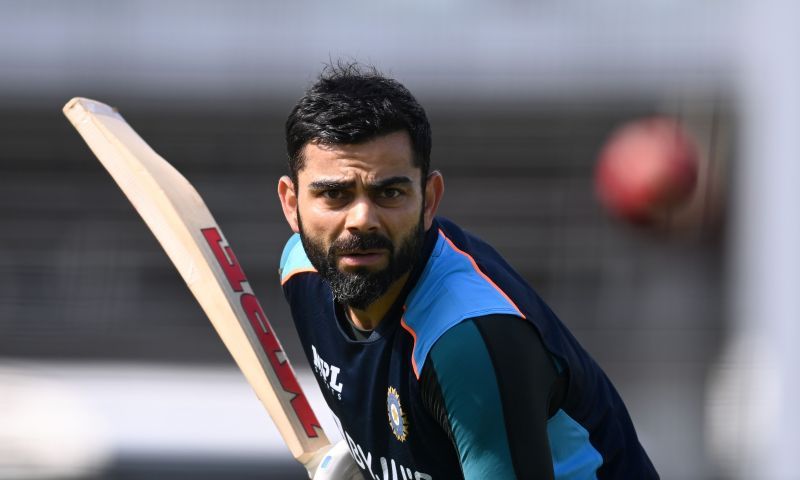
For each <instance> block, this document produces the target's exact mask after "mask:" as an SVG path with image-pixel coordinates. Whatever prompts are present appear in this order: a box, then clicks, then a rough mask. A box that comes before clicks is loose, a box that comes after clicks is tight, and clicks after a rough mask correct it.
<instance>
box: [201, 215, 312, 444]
mask: <svg viewBox="0 0 800 480" xmlns="http://www.w3.org/2000/svg"><path fill="white" fill-rule="evenodd" d="M201 231H202V232H203V236H204V237H205V239H206V241H207V242H208V245H209V246H210V247H211V251H213V252H214V256H215V257H216V258H217V262H219V266H220V267H221V268H222V271H223V272H225V277H226V278H227V279H228V283H229V284H230V286H231V288H232V289H233V290H234V291H235V292H241V291H243V287H242V283H244V282H246V281H247V278H246V277H245V275H244V271H243V270H242V267H241V266H240V265H239V262H238V261H237V260H236V256H235V255H234V254H233V250H231V247H230V246H229V245H223V244H222V235H221V234H220V232H219V230H218V229H217V228H214V227H212V228H204V229H202V230H201ZM240 301H241V304H242V308H243V309H244V312H245V314H246V315H247V318H248V319H249V320H250V325H252V327H253V330H254V331H255V332H256V336H258V340H259V343H260V344H261V347H262V348H263V349H264V353H265V354H266V355H267V359H268V360H269V363H270V365H272V370H273V371H274V372H275V375H276V376H277V377H278V381H279V382H280V384H281V387H283V390H284V391H286V392H289V393H292V394H294V397H293V398H292V400H291V401H290V403H291V405H292V409H293V410H294V412H295V414H296V415H297V418H298V419H299V420H300V423H301V424H302V425H303V429H304V430H305V432H306V435H308V436H309V437H317V436H318V434H317V430H316V428H322V427H321V426H320V424H319V420H317V417H316V416H315V415H314V411H313V410H311V405H309V403H308V399H306V396H305V395H304V394H303V391H302V390H301V389H300V384H299V383H298V381H297V378H295V376H294V372H292V368H291V367H290V366H289V362H287V361H286V357H285V355H284V353H283V349H282V348H281V346H280V343H279V342H278V338H277V337H276V336H275V334H274V333H273V331H272V326H271V325H270V324H269V321H268V320H267V316H266V315H265V314H264V310H263V309H262V308H261V305H260V304H259V303H258V299H256V297H255V296H254V295H252V294H249V293H243V294H242V295H241V296H240ZM279 355H280V357H279ZM315 427H316V428H315Z"/></svg>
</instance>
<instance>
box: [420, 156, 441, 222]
mask: <svg viewBox="0 0 800 480" xmlns="http://www.w3.org/2000/svg"><path fill="white" fill-rule="evenodd" d="M443 195H444V177H442V174H441V173H440V172H439V171H438V170H434V171H433V172H431V173H430V174H429V175H428V181H427V182H426V183H425V212H424V220H425V230H426V231H427V230H428V229H429V228H431V224H432V223H433V217H435V216H436V211H437V210H438V209H439V202H441V201H442V196H443Z"/></svg>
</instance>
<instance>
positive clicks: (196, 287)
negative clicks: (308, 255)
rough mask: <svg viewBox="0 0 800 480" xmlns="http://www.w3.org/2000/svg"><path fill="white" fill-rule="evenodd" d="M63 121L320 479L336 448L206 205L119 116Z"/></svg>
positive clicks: (94, 114)
mask: <svg viewBox="0 0 800 480" xmlns="http://www.w3.org/2000/svg"><path fill="white" fill-rule="evenodd" d="M64 114H65V115H66V116H67V118H68V119H69V120H70V122H72V124H73V125H74V126H75V128H76V129H77V130H78V132H79V133H80V134H81V136H82V137H83V139H84V140H85V141H86V143H87V144H88V145H89V148H91V150H92V152H94V154H95V155H96V156H97V158H98V159H99V160H100V163H102V164H103V166H104V167H105V168H106V170H108V172H109V173H110V174H111V176H112V177H113V178H114V180H115V181H116V182H117V185H119V187H120V188H121V189H122V191H123V193H125V195H126V196H127V197H128V200H130V201H131V203H132V204H133V206H134V207H135V208H136V211H138V212H139V214H140V215H141V216H142V219H144V221H145V223H147V226H148V227H150V230H151V231H152V232H153V235H155V236H156V238H157V239H158V241H159V243H161V246H162V247H163V248H164V250H165V251H166V252H167V255H169V258H170V259H171V260H172V263H173V264H175V267H176V268H177V269H178V271H179V272H180V274H181V276H182V277H183V279H184V280H185V281H186V284H187V285H188V286H189V289H190V290H191V291H192V293H193V294H194V296H195V298H196V299H197V301H198V302H199V303H200V305H201V306H202V308H203V310H204V311H205V313H206V315H207V316H208V319H209V320H210V321H211V323H212V324H213V325H214V328H215V329H216V331H217V333H218V334H219V336H220V338H222V341H223V342H224V343H225V346H226V347H227V348H228V351H230V353H231V355H232V356H233V359H234V360H235V361H236V364H237V365H238V366H239V369H240V370H241V371H242V373H244V376H245V377H246V379H247V381H248V382H249V383H250V385H251V386H252V387H253V390H255V392H256V395H257V396H258V398H259V399H260V400H261V403H263V404H264V407H266V409H267V411H268V412H269V414H270V416H271V417H272V420H273V422H275V426H276V427H277V428H278V431H279V432H280V434H281V436H282V437H283V440H284V441H285V442H286V445H287V446H288V447H289V450H290V451H291V453H292V455H293V456H294V458H296V459H297V461H299V462H300V463H302V464H303V465H304V466H305V467H306V469H307V470H308V472H309V476H310V477H311V476H313V474H314V472H315V470H316V467H317V465H318V464H319V463H320V461H321V460H322V459H323V457H324V456H325V452H326V451H327V450H328V449H329V448H330V443H329V441H328V439H327V437H326V436H325V433H324V431H323V430H322V427H321V426H320V423H319V421H318V420H317V418H316V416H315V415H314V412H313V411H312V410H311V406H310V405H309V403H308V399H307V398H306V396H305V395H304V394H303V391H302V390H301V388H300V384H299V383H298V381H297V378H296V377H295V374H294V371H293V370H292V367H291V366H290V364H289V361H288V359H287V358H286V355H285V354H284V352H283V348H282V347H281V344H280V342H279V341H278V338H277V337H276V336H275V332H274V330H273V329H272V327H271V326H270V324H269V322H268V321H267V316H266V315H265V314H264V311H263V309H262V308H261V306H260V304H259V303H258V300H257V299H256V297H255V295H253V289H252V287H251V286H250V284H249V283H248V281H247V278H246V277H245V275H244V271H243V270H242V267H241V266H240V265H239V262H238V261H237V260H236V256H235V255H234V253H233V250H232V249H231V247H230V245H229V244H228V242H227V240H225V237H224V236H223V235H222V231H221V230H220V228H219V226H218V225H217V222H215V221H214V217H212V216H211V212H210V211H209V210H208V207H206V205H205V203H204V202H203V199H202V198H200V195H199V194H198V193H197V191H196V190H195V189H194V187H192V185H191V184H190V183H189V182H188V181H187V180H186V178H184V177H183V175H181V174H180V172H178V171H177V170H176V169H175V168H173V167H172V165H170V164H169V163H167V161H166V160H164V159H163V158H162V157H161V156H159V155H158V154H157V153H156V152H155V151H153V149H152V148H150V146H149V145H147V143H145V141H144V140H142V138H141V137H140V136H139V135H138V134H137V133H136V132H135V131H134V130H133V129H132V128H131V127H130V125H128V123H127V122H126V121H125V119H124V118H122V116H121V115H120V114H119V113H117V111H116V110H115V109H113V108H111V107H109V106H108V105H105V104H103V103H100V102H97V101H94V100H89V99H86V98H79V97H78V98H73V99H72V100H70V101H69V102H67V104H66V105H65V106H64Z"/></svg>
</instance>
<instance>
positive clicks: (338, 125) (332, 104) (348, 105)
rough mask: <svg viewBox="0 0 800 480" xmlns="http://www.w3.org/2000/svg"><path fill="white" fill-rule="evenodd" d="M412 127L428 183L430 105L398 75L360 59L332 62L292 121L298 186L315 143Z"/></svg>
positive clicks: (353, 140)
mask: <svg viewBox="0 0 800 480" xmlns="http://www.w3.org/2000/svg"><path fill="white" fill-rule="evenodd" d="M398 131H406V132H408V134H409V136H410V137H411V148H412V150H413V152H414V158H413V164H414V166H416V167H419V168H420V169H421V170H422V182H423V184H424V183H425V180H426V178H427V177H428V171H429V170H430V156H431V127H430V124H429V123H428V117H427V115H426V114H425V110H424V109H423V108H422V106H421V105H420V104H419V103H417V100H416V99H415V98H414V96H413V95H411V92H409V91H408V89H407V88H406V87H404V86H403V85H402V84H400V82H398V81H397V80H394V79H391V78H388V77H385V76H384V75H383V74H381V73H380V72H379V71H378V70H377V69H376V68H375V67H372V66H362V65H360V64H358V63H356V62H349V63H344V62H338V63H336V64H330V65H327V66H326V67H325V68H324V69H323V70H322V73H321V74H320V76H319V78H318V79H317V82H316V83H314V85H312V86H311V88H309V89H308V90H307V91H306V93H305V95H304V96H303V97H302V98H301V99H300V100H299V101H298V102H297V105H295V107H294V108H293V109H292V112H291V113H290V114H289V118H288V119H287V120H286V151H287V153H288V155H289V173H290V176H291V178H292V181H293V182H294V183H295V185H297V175H298V172H299V171H300V170H301V169H302V168H303V154H302V153H303V147H305V146H306V145H307V144H308V143H309V142H319V143H321V144H326V145H347V144H358V143H363V142H367V141H369V140H372V139H374V138H376V137H380V136H383V135H387V134H390V133H394V132H398Z"/></svg>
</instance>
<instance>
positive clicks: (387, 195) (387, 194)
mask: <svg viewBox="0 0 800 480" xmlns="http://www.w3.org/2000/svg"><path fill="white" fill-rule="evenodd" d="M402 194H403V191H402V190H400V189H398V188H384V189H383V190H381V193H380V197H381V198H384V199H387V200H390V199H393V198H398V197H400V196H401V195H402Z"/></svg>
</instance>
